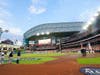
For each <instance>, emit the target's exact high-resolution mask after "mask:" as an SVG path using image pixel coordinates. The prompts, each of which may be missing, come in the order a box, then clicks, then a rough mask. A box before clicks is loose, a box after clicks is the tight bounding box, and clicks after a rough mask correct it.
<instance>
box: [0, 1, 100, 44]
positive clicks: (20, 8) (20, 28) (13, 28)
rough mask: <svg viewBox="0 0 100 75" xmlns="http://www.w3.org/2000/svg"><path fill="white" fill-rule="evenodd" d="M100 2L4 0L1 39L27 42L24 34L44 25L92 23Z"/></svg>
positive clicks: (0, 8) (1, 12)
mask: <svg viewBox="0 0 100 75" xmlns="http://www.w3.org/2000/svg"><path fill="white" fill-rule="evenodd" d="M99 7H100V0H0V27H1V28H3V30H5V29H8V30H9V32H8V33H3V34H2V37H1V39H2V40H5V39H11V40H19V41H21V42H22V41H23V34H24V33H25V32H26V31H27V30H28V29H30V28H32V27H34V26H37V25H39V24H43V23H56V22H75V21H83V22H86V21H88V20H89V19H90V18H91V17H92V15H93V14H94V13H95V12H96V10H97V9H98V8H99Z"/></svg>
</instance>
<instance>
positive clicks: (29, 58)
mask: <svg viewBox="0 0 100 75" xmlns="http://www.w3.org/2000/svg"><path fill="white" fill-rule="evenodd" d="M62 55H65V54H64V53H49V54H36V53H25V54H21V59H20V64H42V63H45V62H48V61H52V60H56V59H57V58H54V57H52V56H62ZM16 58H17V56H16V54H14V57H13V64H15V61H16ZM34 59H35V60H34ZM6 60H8V58H7V56H6ZM5 63H7V61H5Z"/></svg>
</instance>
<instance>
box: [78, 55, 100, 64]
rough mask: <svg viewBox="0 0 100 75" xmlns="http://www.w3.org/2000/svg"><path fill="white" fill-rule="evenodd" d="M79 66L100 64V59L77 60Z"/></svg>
mask: <svg viewBox="0 0 100 75" xmlns="http://www.w3.org/2000/svg"><path fill="white" fill-rule="evenodd" d="M77 61H78V63H79V64H100V57H96V58H78V59H77Z"/></svg>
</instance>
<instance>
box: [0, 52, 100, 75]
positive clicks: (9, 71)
mask: <svg viewBox="0 0 100 75" xmlns="http://www.w3.org/2000/svg"><path fill="white" fill-rule="evenodd" d="M81 67H99V68H100V54H97V53H95V54H87V56H86V57H82V55H81V54H79V53H48V54H43V53H42V54H35V53H24V54H22V55H21V58H20V63H19V64H16V54H15V55H14V58H13V63H12V64H7V59H6V61H5V64H2V65H0V75H83V74H82V73H81V72H80V68H81Z"/></svg>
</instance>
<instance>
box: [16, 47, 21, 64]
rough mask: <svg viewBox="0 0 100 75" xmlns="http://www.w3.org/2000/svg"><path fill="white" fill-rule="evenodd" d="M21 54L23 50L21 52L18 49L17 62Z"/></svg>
mask: <svg viewBox="0 0 100 75" xmlns="http://www.w3.org/2000/svg"><path fill="white" fill-rule="evenodd" d="M20 56H21V52H20V49H18V52H17V60H16V63H17V64H19V60H20Z"/></svg>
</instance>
